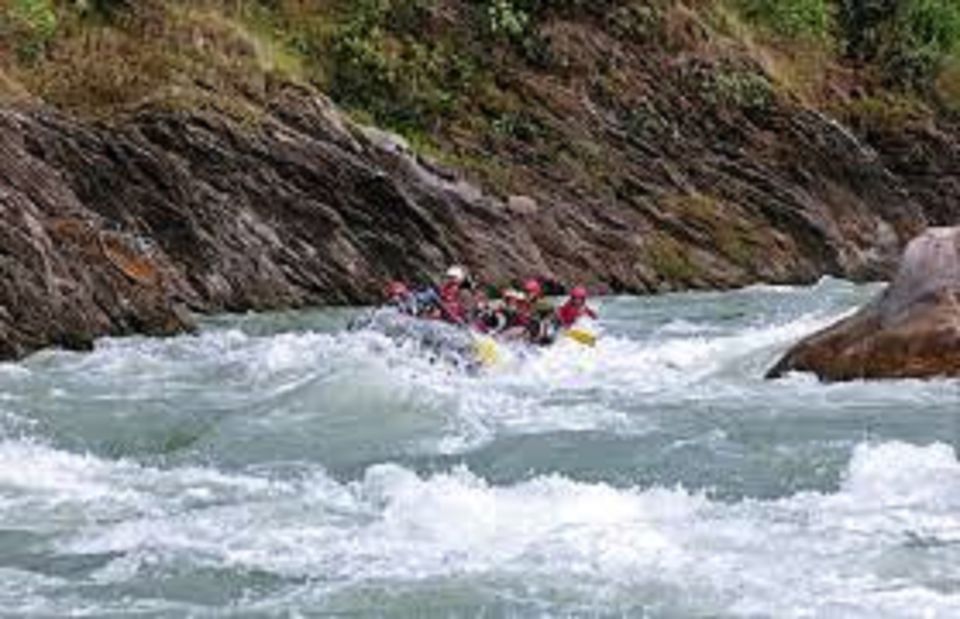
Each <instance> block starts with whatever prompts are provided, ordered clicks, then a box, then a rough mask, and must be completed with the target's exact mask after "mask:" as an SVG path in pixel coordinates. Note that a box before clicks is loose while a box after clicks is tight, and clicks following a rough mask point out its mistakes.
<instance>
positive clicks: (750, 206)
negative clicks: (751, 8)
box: [0, 7, 960, 357]
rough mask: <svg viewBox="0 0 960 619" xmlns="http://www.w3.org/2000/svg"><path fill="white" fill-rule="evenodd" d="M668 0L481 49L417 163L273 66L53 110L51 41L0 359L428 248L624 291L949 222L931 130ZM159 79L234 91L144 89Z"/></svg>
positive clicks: (778, 270)
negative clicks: (838, 99) (103, 109)
mask: <svg viewBox="0 0 960 619" xmlns="http://www.w3.org/2000/svg"><path fill="white" fill-rule="evenodd" d="M681 9H682V7H680V8H676V7H675V8H674V9H670V10H669V11H667V12H665V13H664V14H663V16H662V19H661V18H658V19H659V20H660V21H659V22H658V24H659V25H658V26H657V28H658V29H659V32H660V34H658V35H657V36H656V37H654V38H650V37H644V36H634V35H630V37H628V38H623V37H620V38H617V37H616V36H614V35H613V34H611V33H610V31H609V30H610V29H609V28H608V27H607V26H605V25H604V24H605V23H606V22H604V21H603V20H602V19H600V18H598V17H596V16H588V17H586V18H583V20H581V21H570V20H569V19H566V18H563V17H562V16H560V17H557V18H556V19H552V20H548V21H545V22H544V25H543V31H544V35H543V39H542V40H543V41H545V42H547V43H545V44H548V45H549V49H547V50H546V52H547V53H548V55H549V57H550V58H552V60H551V64H550V66H549V67H548V68H546V69H544V68H542V67H539V68H538V66H537V65H536V63H534V64H529V63H527V64H525V63H517V62H515V61H505V62H504V67H505V70H504V71H502V72H501V74H499V75H497V76H496V80H495V81H496V84H495V86H494V87H495V89H497V90H496V93H498V94H497V96H493V95H491V97H489V98H488V99H485V100H477V101H474V102H472V103H469V104H465V105H467V107H465V108H464V110H462V112H463V116H462V118H460V120H451V121H450V122H449V123H447V124H445V125H442V126H440V127H439V128H438V129H437V131H436V132H435V135H433V137H432V139H434V140H435V145H436V147H437V148H439V151H440V153H439V154H440V155H441V156H440V157H439V159H441V160H442V161H443V162H444V163H442V164H441V163H437V161H435V160H433V159H427V158H425V157H424V156H422V155H418V154H415V153H414V151H413V150H411V148H410V147H408V146H407V145H406V143H405V142H404V140H402V139H400V138H398V137H396V136H393V135H391V134H389V133H386V132H382V131H379V130H376V129H373V128H370V127H366V126H362V125H359V124H357V123H356V122H354V121H351V120H349V119H348V117H347V116H346V115H345V114H343V113H341V112H340V111H339V109H338V108H337V107H336V106H335V105H333V104H332V103H331V102H330V101H329V100H328V99H326V98H325V97H324V96H322V95H321V94H319V92H318V91H317V90H316V89H315V88H313V87H311V86H306V85H302V84H297V83H295V81H291V80H288V79H257V80H247V81H243V80H240V79H239V78H237V80H239V81H237V80H235V81H236V83H239V84H240V86H237V85H236V84H234V82H231V84H234V86H231V88H233V87H236V88H237V89H240V90H242V94H237V93H236V92H233V91H230V92H227V91H226V90H224V89H226V88H227V87H226V86H223V85H222V84H220V83H219V82H217V81H216V75H214V74H213V73H214V72H212V71H207V73H203V74H202V75H199V76H198V75H197V74H195V73H196V71H194V70H193V69H191V71H194V73H189V74H187V73H184V74H183V75H182V76H181V78H183V79H188V78H189V79H190V80H193V81H191V82H189V83H187V84H186V85H184V84H180V83H178V82H177V81H176V79H174V77H170V78H169V79H167V78H164V79H167V81H162V80H161V83H159V85H154V84H153V82H150V81H149V80H148V81H147V82H146V83H140V82H137V81H135V80H134V81H131V82H130V85H124V86H123V88H122V89H121V90H120V91H119V92H120V94H121V95H122V94H124V93H133V92H136V93H139V95H143V96H142V98H141V99H139V100H137V101H135V102H126V103H125V104H124V105H123V106H120V109H112V110H111V112H110V113H109V114H106V115H100V118H109V120H91V119H90V117H89V115H80V112H79V110H73V109H72V107H71V106H72V104H71V103H70V102H71V101H73V100H74V98H76V96H77V93H78V92H79V93H81V94H83V93H84V92H86V91H84V90H83V88H82V87H80V86H78V87H77V88H78V89H77V90H75V91H69V92H68V94H63V93H64V92H67V90H68V86H69V85H70V84H71V82H70V77H69V75H67V74H66V73H64V71H63V70H61V69H64V67H69V66H71V65H70V64H69V63H70V62H74V61H73V60H72V59H74V58H75V57H76V56H75V55H72V56H69V57H67V56H64V57H63V58H58V57H57V54H56V49H55V48H53V49H52V51H50V52H49V53H48V54H49V60H48V61H47V64H48V65H49V67H51V69H50V70H51V71H53V73H52V75H53V77H52V78H50V80H48V81H46V82H43V81H42V80H39V78H38V79H37V80H35V81H37V83H40V84H41V85H40V86H37V88H40V89H41V90H42V89H44V88H45V89H46V90H45V91H44V92H47V94H48V96H49V97H50V98H52V99H55V100H56V101H59V103H55V102H51V101H44V99H43V98H42V97H32V98H31V97H29V96H28V97H18V99H19V101H17V102H16V103H13V102H8V103H5V104H2V105H0V273H2V284H0V356H3V357H18V356H21V355H23V354H26V353H28V352H30V351H32V350H36V349H38V348H41V347H44V346H48V345H64V346H70V347H84V346H88V345H89V344H90V342H91V341H92V338H94V337H96V336H98V335H101V334H124V333H133V332H144V333H151V334H167V333H174V332H179V331H181V330H184V329H189V328H190V325H191V317H190V314H191V311H193V312H218V311H242V310H248V309H253V310H266V309H273V308H287V307H298V306H304V305H310V304H322V303H364V302H372V301H374V300H376V299H377V298H378V296H379V294H380V291H381V288H382V284H383V282H384V280H386V279H387V278H391V277H400V278H404V279H408V280H415V281H427V280H430V279H431V278H433V277H435V276H436V274H437V273H438V272H440V271H442V269H444V268H445V266H446V265H447V264H449V263H451V262H464V263H466V264H467V265H468V266H469V267H470V268H471V269H473V270H474V271H475V272H476V273H477V275H478V276H479V277H480V278H482V279H484V280H487V281H490V282H494V283H503V282H506V281H508V280H510V279H512V278H515V277H519V276H525V275H530V274H536V275H541V276H545V277H549V278H553V279H556V280H557V281H561V282H573V281H578V282H585V283H588V284H590V285H592V286H594V287H596V288H598V289H601V290H608V291H616V292H639V293H646V292H658V291H665V290H675V289H684V288H726V287H733V286H740V285H745V284H749V283H754V282H761V281H764V282H775V283H802V282H810V281H813V280H815V279H816V278H818V277H820V276H822V275H824V274H831V275H835V276H838V277H845V278H852V279H876V278H884V277H888V276H890V275H891V274H892V273H893V271H894V268H895V265H896V262H897V259H898V256H899V253H900V250H901V249H902V247H903V246H904V245H905V243H906V242H907V241H908V240H909V239H910V238H912V237H913V236H914V235H915V234H917V233H918V232H919V231H921V230H922V229H924V228H925V227H926V226H927V225H929V224H931V223H935V224H946V223H950V222H952V221H956V220H957V218H958V216H960V200H958V199H957V198H958V197H960V156H958V152H960V151H958V148H957V143H958V142H957V139H956V136H957V134H958V131H957V129H956V128H955V127H954V126H952V125H951V124H949V123H948V122H947V121H945V120H944V119H943V118H939V117H933V116H931V117H930V118H929V119H927V120H924V121H923V122H918V123H913V124H910V125H909V126H904V127H900V128H891V129H889V130H882V131H872V132H871V131H865V130H864V131H856V132H855V131H854V130H851V128H849V127H848V126H846V125H844V124H842V123H841V122H838V121H837V120H835V119H834V118H832V117H831V116H830V115H828V114H825V113H823V112H822V111H818V109H815V108H814V107H812V106H809V105H806V104H803V103H802V102H801V100H800V99H799V98H798V97H796V96H793V95H791V94H790V93H788V92H781V91H780V90H779V89H777V88H776V87H774V85H773V83H772V81H771V78H770V77H769V76H768V75H767V74H766V73H765V69H764V68H763V67H762V66H760V65H758V64H757V62H756V61H755V59H753V58H752V57H751V56H750V54H747V53H745V52H743V51H742V50H740V49H739V48H731V46H730V44H728V43H727V42H724V41H722V40H719V41H718V40H714V38H713V35H711V34H709V33H707V32H706V31H704V30H703V26H702V24H701V23H700V22H698V21H697V19H696V17H695V16H694V15H693V14H692V13H690V12H689V11H688V12H686V13H685V12H684V11H683V10H681ZM174 14H178V15H179V13H174ZM150 15H153V13H151V14H150ZM203 15H206V14H205V13H204V14H203ZM441 16H442V15H441ZM148 17H149V16H148ZM601 17H602V16H601ZM144 19H147V18H146V17H145V18H144ZM151 19H152V18H151ZM204 19H207V17H204ZM431 19H433V18H432V17H431ZM438 19H439V18H438ZM207 21H209V20H207ZM661 22H662V23H661ZM144 23H145V24H146V25H142V26H141V27H142V28H146V30H143V31H142V32H141V31H135V32H133V33H132V34H131V33H127V34H123V32H122V31H118V32H120V34H116V33H114V34H111V35H110V37H114V38H115V37H118V36H120V35H121V34H123V36H128V37H129V41H128V42H129V43H130V44H131V45H132V47H130V48H129V49H127V48H123V49H124V50H126V51H124V53H127V54H137V53H142V50H141V48H146V49H148V50H149V49H150V48H149V46H148V45H146V42H147V39H145V38H144V37H146V36H148V35H149V36H153V35H154V34H156V33H158V32H159V33H160V34H162V33H163V31H162V30H156V29H155V26H154V25H152V24H153V22H150V21H149V20H148V19H147V21H145V22H144ZM204 23H205V22H204ZM191 24H192V22H191ZM198 28H199V27H196V26H194V25H190V26H189V28H187V27H186V26H183V25H182V24H181V25H178V26H176V27H175V28H173V30H171V31H170V32H171V34H169V35H167V36H173V35H176V38H175V41H176V42H177V44H178V45H180V46H181V47H182V48H183V46H187V47H189V45H194V46H198V47H197V49H201V48H202V49H203V50H206V51H205V52H204V53H205V54H206V55H205V56H203V58H204V59H206V58H208V57H211V56H210V49H211V45H213V43H211V41H215V40H216V39H215V37H216V36H221V37H223V36H226V35H222V34H216V33H212V34H211V33H210V32H207V31H205V30H202V29H198ZM228 30H229V32H231V33H235V31H236V28H234V27H233V26H231V29H228ZM97 32H101V31H97ZM102 32H107V31H106V30H103V31H102ZM111 32H112V31H111ZM184 32H192V33H193V35H192V38H190V37H186V38H185V35H183V33H184ZM84 36H85V37H86V38H82V37H81V38H77V40H78V41H85V43H83V44H84V45H89V41H90V40H91V39H90V37H91V36H92V35H91V34H90V33H89V32H86V34H84ZM98 36H99V35H98ZM102 36H104V37H107V35H102ZM158 36H159V35H158ZM230 36H233V35H232V34H231V35H230ZM93 40H94V41H96V39H93ZM104 40H105V41H107V43H109V42H110V41H113V40H114V39H112V38H109V37H107V38H105V39H104ZM171 40H173V39H171ZM225 40H226V41H227V43H229V45H228V44H226V43H224V44H223V45H224V48H225V49H226V50H228V51H229V53H230V54H233V53H234V52H233V51H232V50H234V49H239V50H240V52H236V53H237V54H239V56H240V57H243V58H253V57H254V56H255V54H254V51H250V50H251V49H253V47H254V46H251V45H247V43H246V42H245V41H246V40H245V39H242V40H236V41H235V40H234V39H232V38H228V39H225ZM141 42H142V45H141ZM63 45H66V43H64V44H63ZM97 45H101V43H97ZM103 45H106V43H104V44H103ZM728 48H729V49H728ZM184 49H186V48H184ZM138 50H140V52H138ZM68 51H69V50H68ZM154 51H155V50H154ZM188 51H189V49H188ZM194 51H196V50H194ZM62 53H65V52H62ZM151 53H153V52H151ZM223 54H227V52H226V51H224V52H223ZM119 57H120V58H122V56H119ZM224 57H225V58H233V56H228V55H225V56H224ZM150 58H153V57H152V56H151V57H150ZM117 62H119V60H118V61H117ZM144 62H146V61H144ZM151 62H154V60H151ZM184 62H185V61H184ZM75 64H76V63H75ZM181 64H182V63H181ZM78 66H79V67H80V68H79V69H78V70H81V69H82V70H84V71H93V70H96V71H101V72H103V71H106V70H107V69H110V70H113V69H111V68H110V67H107V69H103V67H101V65H100V64H94V65H92V68H91V66H87V65H78ZM139 66H140V65H137V67H139ZM144 66H146V67H150V66H153V65H149V64H147V65H144ZM177 66H181V65H177ZM230 66H233V65H230ZM114 68H115V67H114ZM41 69H43V65H41V67H40V69H36V70H33V69H31V70H30V71H33V73H37V74H40V73H42V70H41ZM128 69H129V67H128ZM180 70H182V71H187V70H186V69H180ZM164 71H167V72H169V71H168V69H164ZM164 71H159V70H158V74H164V75H166V73H164ZM243 71H247V69H243ZM23 75H27V76H28V77H30V76H31V75H32V74H31V73H30V72H29V71H28V72H26V73H23ZM177 75H179V74H177ZM244 75H246V74H245V73H244ZM96 76H97V77H96V79H97V80H101V81H96V80H94V78H93V77H90V76H87V77H86V78H85V79H86V80H87V81H86V82H79V84H80V85H81V86H83V85H84V84H87V83H88V82H89V83H94V84H98V85H102V79H106V78H104V76H103V75H101V74H100V73H97V74H96ZM106 76H107V77H109V78H111V79H112V78H113V77H115V76H114V75H113V74H112V73H107V74H106ZM184 76H186V77H184ZM0 77H2V75H0ZM134 77H136V76H135V75H134V76H127V77H125V78H124V79H130V80H132V79H133V78H134ZM175 77H176V76H175ZM177 79H180V78H177ZM171 80H172V81H171ZM41 82H42V83H41ZM248 82H249V83H248ZM30 83H32V82H30ZM123 84H127V82H123ZM134 86H136V88H134ZM241 86H242V88H241ZM154 87H156V88H157V89H159V90H156V92H154V91H152V90H150V89H151V88H154ZM174 87H175V88H174ZM184 88H186V89H188V90H190V92H195V91H196V92H201V91H204V89H206V90H209V89H211V88H214V89H217V88H219V89H220V91H218V92H217V97H216V99H217V101H220V102H223V101H225V100H226V99H227V98H228V97H230V96H236V97H242V98H243V106H244V109H250V108H252V109H255V110H256V111H255V113H253V114H246V113H245V114H236V113H232V112H231V109H233V107H235V106H231V105H213V106H210V105H202V106H201V105H185V104H183V103H182V102H179V100H176V101H170V100H166V99H165V98H164V97H166V96H167V95H163V96H161V94H158V93H162V92H167V90H170V89H173V90H177V89H179V90H178V92H179V91H182V90H183V89H184ZM163 89H167V90H163ZM110 92H111V93H112V92H113V91H110ZM238 92H239V90H238ZM231 93H232V94H231ZM496 93H495V94H496ZM68 95H69V96H68ZM139 95H138V96H139ZM111 96H112V95H111ZM497 97H499V98H500V99H503V100H504V101H509V104H507V103H504V101H500V102H498V101H496V99H497ZM8 99H9V98H8ZM0 100H2V98H0ZM518 102H519V103H518ZM470 106H473V107H470ZM81 118H86V120H81ZM476 118H485V120H483V123H485V124H483V123H482V124H480V125H479V126H480V127H481V129H478V130H473V131H472V132H471V131H469V130H468V129H467V128H465V126H464V125H463V124H462V123H463V122H467V123H469V122H472V121H471V119H476ZM491 119H492V120H491ZM478 122H479V121H478ZM483 127H486V128H487V129H489V131H487V129H483ZM494 134H495V135H494ZM415 150H416V151H417V152H423V149H421V148H417V149H415ZM458 164H462V165H458ZM468 179H469V180H468Z"/></svg>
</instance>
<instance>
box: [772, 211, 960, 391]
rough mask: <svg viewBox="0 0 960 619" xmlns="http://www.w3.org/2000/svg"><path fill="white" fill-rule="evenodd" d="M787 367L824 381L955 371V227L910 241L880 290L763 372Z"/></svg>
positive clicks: (959, 257)
mask: <svg viewBox="0 0 960 619" xmlns="http://www.w3.org/2000/svg"><path fill="white" fill-rule="evenodd" d="M790 371H803V372H813V373H815V374H816V375H817V376H819V377H820V378H821V379H824V380H830V381H842V380H855V379H874V378H929V377H936V376H960V227H952V228H931V229H930V230H928V231H927V232H926V233H925V234H923V235H922V236H920V237H918V238H917V239H915V240H914V241H912V242H911V243H910V244H909V245H908V246H907V249H906V252H905V253H904V256H903V261H902V264H901V265H900V269H899V272H898V273H897V276H896V279H895V280H894V281H893V283H892V284H891V285H890V286H889V287H888V288H887V290H886V291H885V292H884V293H883V294H882V295H881V296H880V297H879V298H877V299H876V300H875V301H874V302H872V303H871V304H869V305H868V306H866V307H865V308H863V309H862V310H860V311H859V312H857V313H856V314H854V315H853V316H851V317H849V318H847V319H845V320H843V321H841V322H840V323H838V324H836V325H834V326H832V327H830V328H828V329H826V330H824V331H821V332H820V333H817V334H815V335H813V336H811V337H809V338H807V339H805V340H803V341H802V342H800V343H799V344H798V345H797V346H795V347H794V348H793V349H792V350H791V351H790V352H788V353H787V355H786V356H785V357H784V358H783V359H782V360H781V361H780V362H779V363H778V364H777V365H776V366H775V367H774V368H773V369H772V370H771V371H770V373H769V375H768V377H769V378H777V377H780V376H783V375H784V374H786V373H787V372H790Z"/></svg>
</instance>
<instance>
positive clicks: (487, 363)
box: [473, 337, 500, 368]
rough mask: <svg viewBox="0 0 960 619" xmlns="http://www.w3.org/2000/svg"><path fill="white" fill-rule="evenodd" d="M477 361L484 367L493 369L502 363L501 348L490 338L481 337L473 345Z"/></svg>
mask: <svg viewBox="0 0 960 619" xmlns="http://www.w3.org/2000/svg"><path fill="white" fill-rule="evenodd" d="M473 349H474V353H475V354H476V355H477V361H479V362H480V364H481V365H483V366H484V367H488V368H489V367H493V366H495V365H497V364H499V363H500V346H499V345H498V344H497V343H496V342H494V341H493V340H492V339H491V338H489V337H479V338H477V340H476V341H475V342H474V343H473Z"/></svg>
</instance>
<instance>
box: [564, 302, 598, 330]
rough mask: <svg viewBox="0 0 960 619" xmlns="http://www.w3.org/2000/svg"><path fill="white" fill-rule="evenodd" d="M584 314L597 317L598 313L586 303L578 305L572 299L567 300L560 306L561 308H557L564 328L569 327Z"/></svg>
mask: <svg viewBox="0 0 960 619" xmlns="http://www.w3.org/2000/svg"><path fill="white" fill-rule="evenodd" d="M583 316H589V317H590V318H596V317H597V314H596V312H594V311H593V310H592V309H590V308H589V307H587V306H586V305H581V306H579V307H578V306H577V305H575V304H574V303H571V302H570V301H567V302H566V303H564V304H563V305H561V306H560V309H558V310H557V320H558V321H559V322H560V326H561V327H563V328H564V329H569V328H570V327H572V326H573V325H574V323H576V322H577V320H579V319H580V318H582V317H583Z"/></svg>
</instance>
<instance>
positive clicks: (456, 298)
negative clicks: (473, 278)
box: [440, 282, 466, 323]
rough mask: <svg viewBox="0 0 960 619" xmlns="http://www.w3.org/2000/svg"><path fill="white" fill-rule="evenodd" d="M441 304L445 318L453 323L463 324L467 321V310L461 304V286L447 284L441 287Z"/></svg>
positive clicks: (452, 283)
mask: <svg viewBox="0 0 960 619" xmlns="http://www.w3.org/2000/svg"><path fill="white" fill-rule="evenodd" d="M440 303H441V304H442V305H443V310H444V314H446V315H445V316H444V317H445V318H446V319H447V320H450V321H451V322H458V323H462V322H463V321H464V320H466V310H465V309H464V307H463V304H461V303H460V284H459V283H458V282H446V283H445V284H444V285H443V286H441V287H440Z"/></svg>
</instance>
